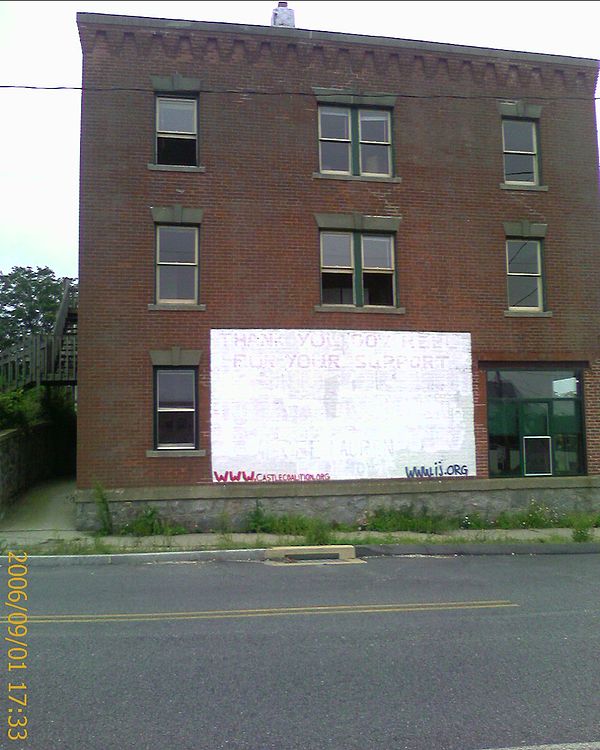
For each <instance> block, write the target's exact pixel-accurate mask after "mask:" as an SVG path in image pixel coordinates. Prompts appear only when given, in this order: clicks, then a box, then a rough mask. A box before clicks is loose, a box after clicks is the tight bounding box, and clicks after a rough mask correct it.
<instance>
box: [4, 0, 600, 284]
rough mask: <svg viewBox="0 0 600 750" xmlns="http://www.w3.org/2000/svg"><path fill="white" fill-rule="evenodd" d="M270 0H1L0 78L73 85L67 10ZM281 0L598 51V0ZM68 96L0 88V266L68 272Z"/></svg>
mask: <svg viewBox="0 0 600 750" xmlns="http://www.w3.org/2000/svg"><path fill="white" fill-rule="evenodd" d="M276 4H277V3H276V2H268V1H267V2H168V3H167V2H118V3H117V2H0V84H3V85H7V84H22V85H23V84H25V85H32V86H80V85H81V48H80V45H79V37H78V34H77V26H76V24H75V14H76V13H77V12H78V11H85V12H93V13H114V14H118V15H132V16H135V15H137V16H147V17H155V18H164V17H168V18H181V19H186V20H195V21H228V22H232V23H248V24H258V25H266V26H268V25H269V24H270V22H271V11H272V9H273V7H275V5H276ZM289 5H290V7H292V8H293V9H294V10H295V13H296V26H297V27H298V28H304V29H317V30H323V31H340V32H349V33H359V34H374V35H381V36H393V37H397V38H400V39H419V40H425V41H434V42H449V43H454V44H468V45H475V46H479V47H493V48H499V49H508V50H519V51H525V52H546V53H552V54H559V55H571V56H574V57H588V58H598V57H600V1H599V0H593V1H591V0H590V1H589V2H574V1H571V2H543V3H542V2H524V1H523V0H516V1H514V2H513V1H510V2H509V1H505V2H448V1H446V2H372V1H370V2H356V0H354V1H350V0H344V1H337V2H332V1H331V0H329V1H328V2H317V1H316V0H315V1H314V2H306V1H302V0H298V1H294V2H290V3H289ZM79 107H80V93H79V92H77V91H23V90H6V89H0V112H2V113H3V116H2V117H0V143H1V144H2V152H1V153H2V156H1V159H0V272H3V273H6V272H8V271H9V270H10V269H11V268H12V267H13V266H15V265H29V266H34V267H35V266H38V265H40V266H46V265H47V266H50V268H52V269H53V270H54V271H55V273H56V274H57V275H58V276H77V242H78V239H77V238H78V225H77V223H78V179H79V175H78V170H79ZM599 119H600V118H599Z"/></svg>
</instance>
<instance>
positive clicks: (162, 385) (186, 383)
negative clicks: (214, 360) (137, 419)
mask: <svg viewBox="0 0 600 750" xmlns="http://www.w3.org/2000/svg"><path fill="white" fill-rule="evenodd" d="M154 373H155V404H156V412H155V447H156V448H157V449H167V450H169V449H171V450H181V449H188V448H189V449H194V448H196V445H197V422H198V414H197V406H196V390H197V387H196V381H197V376H196V369H195V368H194V369H192V368H187V369H184V368H174V367H171V368H155V370H154Z"/></svg>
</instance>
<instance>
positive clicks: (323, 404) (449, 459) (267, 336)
mask: <svg viewBox="0 0 600 750" xmlns="http://www.w3.org/2000/svg"><path fill="white" fill-rule="evenodd" d="M210 361H211V449H212V468H213V481H215V482H219V481H220V482H228V481H229V482H231V481H259V482H260V481H313V480H323V479H383V478H391V477H397V478H407V477H419V476H421V477H423V478H431V479H433V480H435V479H436V478H441V477H442V476H458V477H466V476H473V475H475V436H474V423H473V390H472V379H471V366H472V365H471V336H470V334H468V333H419V332H412V331H340V330H293V329H292V330H290V329H279V330H265V329H256V330H248V329H237V330H232V329H226V330H221V329H216V330H213V331H211V353H210Z"/></svg>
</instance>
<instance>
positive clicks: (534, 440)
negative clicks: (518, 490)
mask: <svg viewBox="0 0 600 750" xmlns="http://www.w3.org/2000/svg"><path fill="white" fill-rule="evenodd" d="M523 449H524V454H525V455H524V463H525V476H548V475H550V474H552V459H551V440H550V438H549V437H524V438H523Z"/></svg>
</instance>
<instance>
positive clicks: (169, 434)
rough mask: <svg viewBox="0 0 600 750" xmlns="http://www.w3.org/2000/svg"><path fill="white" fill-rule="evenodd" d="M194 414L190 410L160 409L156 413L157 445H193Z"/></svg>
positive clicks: (188, 446)
mask: <svg viewBox="0 0 600 750" xmlns="http://www.w3.org/2000/svg"><path fill="white" fill-rule="evenodd" d="M194 421H195V415H194V412H192V411H166V412H165V411H161V412H159V413H158V445H159V447H165V446H169V445H172V446H181V447H185V448H191V447H194V446H195V428H194Z"/></svg>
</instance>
